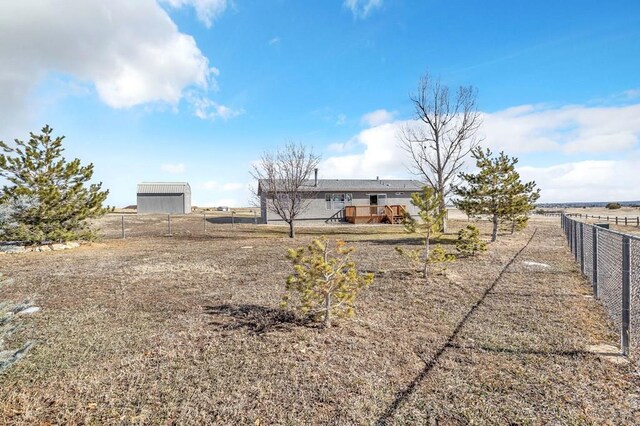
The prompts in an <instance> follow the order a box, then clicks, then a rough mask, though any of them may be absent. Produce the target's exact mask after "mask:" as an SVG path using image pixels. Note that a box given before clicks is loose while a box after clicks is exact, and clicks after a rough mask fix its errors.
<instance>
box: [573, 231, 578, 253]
mask: <svg viewBox="0 0 640 426" xmlns="http://www.w3.org/2000/svg"><path fill="white" fill-rule="evenodd" d="M573 258H574V259H575V260H576V262H577V261H578V222H576V221H574V222H573Z"/></svg>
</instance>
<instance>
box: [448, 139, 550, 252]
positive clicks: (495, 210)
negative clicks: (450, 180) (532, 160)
mask: <svg viewBox="0 0 640 426" xmlns="http://www.w3.org/2000/svg"><path fill="white" fill-rule="evenodd" d="M472 155H473V158H475V159H476V166H477V167H478V169H479V172H478V173H477V174H472V173H460V174H459V177H460V178H461V179H462V181H463V184H462V185H458V186H455V187H454V190H453V192H454V194H455V195H456V196H457V197H458V198H457V199H456V200H455V201H454V204H455V205H456V207H457V208H459V209H460V210H462V211H463V212H465V213H466V214H467V215H469V216H476V217H477V216H483V215H488V216H489V217H490V218H491V222H492V223H493V232H492V234H491V241H495V240H496V239H497V235H498V225H499V224H500V223H501V222H504V221H511V222H512V223H513V226H514V229H515V226H516V225H517V224H518V223H522V218H523V217H524V218H526V217H527V215H528V213H529V212H530V211H531V210H533V208H534V203H535V202H536V200H538V198H540V189H535V186H536V183H535V182H533V181H532V182H527V183H522V182H521V181H520V174H519V173H518V172H517V171H516V169H515V165H516V164H517V163H518V159H517V158H515V157H509V156H508V155H506V154H505V153H504V152H501V153H500V154H499V156H498V157H496V158H492V152H491V151H490V150H489V149H487V150H486V151H483V150H482V149H481V148H479V147H478V148H476V149H475V150H474V151H473V154H472ZM525 223H526V221H525Z"/></svg>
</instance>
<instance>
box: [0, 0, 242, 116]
mask: <svg viewBox="0 0 640 426" xmlns="http://www.w3.org/2000/svg"><path fill="white" fill-rule="evenodd" d="M187 3H189V4H192V5H194V7H196V10H205V9H203V8H205V6H206V5H207V4H209V3H210V4H209V6H208V7H209V8H208V9H206V10H211V11H214V10H220V11H221V10H223V8H221V6H219V5H218V6H214V3H216V4H217V3H219V2H198V1H193V2H186V1H182V0H171V4H172V5H175V6H179V5H183V4H187ZM198 5H199V6H198ZM198 7H200V9H198ZM61 10H64V13H60V11H61ZM202 13H204V12H202ZM211 13H213V12H211ZM220 13H221V12H220ZM203 16H211V17H213V15H206V14H205V15H203ZM0 63H2V64H3V66H2V67H0V128H2V127H3V126H4V125H5V124H7V123H12V122H13V121H15V120H16V119H17V120H19V119H22V118H24V116H25V115H27V114H28V112H29V109H30V108H29V106H30V105H29V102H30V99H29V98H30V95H32V94H33V90H34V88H35V87H36V86H37V84H38V83H39V82H40V81H42V80H43V79H44V78H46V77H47V76H48V75H51V73H57V74H60V75H66V76H70V77H72V78H73V79H75V80H76V81H78V82H82V83H83V84H89V85H91V86H93V87H94V88H95V91H96V92H97V94H98V96H99V98H100V99H101V100H102V101H103V102H105V103H106V104H107V105H109V106H110V107H112V108H128V107H132V106H135V105H140V104H146V103H152V102H161V103H167V104H170V105H173V106H177V105H178V103H179V101H180V100H181V99H182V97H183V94H184V90H185V89H186V88H188V87H192V88H194V89H193V90H196V89H197V90H198V91H199V93H201V97H202V98H204V99H206V93H207V92H208V91H209V90H214V89H215V88H216V81H215V77H216V75H217V70H216V69H215V68H213V67H212V66H211V65H210V64H209V60H208V59H207V58H206V57H205V56H204V55H203V53H202V52H201V51H200V49H199V48H198V46H197V45H196V42H195V40H194V39H193V37H191V36H190V35H187V34H184V33H181V32H180V31H179V30H178V28H177V26H176V25H175V23H174V22H173V21H172V20H171V19H170V17H169V16H168V15H167V13H166V12H165V11H164V10H163V9H162V7H160V6H159V5H158V3H157V2H156V1H155V0H136V1H130V0H110V1H108V2H104V1H101V0H59V1H56V2H48V1H47V2H45V1H39V0H21V1H13V2H2V3H1V5H0ZM210 102H213V101H210ZM216 106H217V107H218V111H217V112H216V114H218V115H220V116H229V115H230V113H229V111H226V110H225V108H226V107H222V106H220V105H217V104H216Z"/></svg>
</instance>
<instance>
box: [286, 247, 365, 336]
mask: <svg viewBox="0 0 640 426" xmlns="http://www.w3.org/2000/svg"><path fill="white" fill-rule="evenodd" d="M354 250H355V249H354V248H353V247H347V246H346V245H345V243H344V242H343V241H336V244H335V248H334V249H330V248H329V245H328V244H327V240H326V239H325V238H322V239H316V240H313V242H312V243H311V244H310V245H309V246H308V247H307V248H299V249H289V252H288V253H287V258H288V259H289V260H291V262H292V263H293V269H294V273H293V274H292V275H289V277H287V284H286V290H287V292H286V293H285V294H284V295H283V297H282V303H281V307H282V308H287V307H288V306H289V303H290V302H291V298H292V295H293V294H296V295H297V296H298V297H299V299H300V300H299V301H300V306H299V307H298V310H299V311H300V312H302V313H304V314H307V315H310V316H312V317H316V318H319V317H322V319H323V326H324V327H325V328H328V327H331V320H332V318H333V316H334V315H335V316H345V317H351V316H353V315H354V314H355V306H354V303H355V299H356V297H357V295H358V294H359V293H360V291H362V290H363V289H365V288H367V287H368V286H369V285H371V283H372V282H373V274H371V273H367V274H360V273H358V270H357V269H356V265H355V263H354V262H353V260H351V253H352V252H353V251H354Z"/></svg>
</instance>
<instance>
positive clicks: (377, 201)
mask: <svg viewBox="0 0 640 426" xmlns="http://www.w3.org/2000/svg"><path fill="white" fill-rule="evenodd" d="M369 204H370V205H371V206H376V207H371V213H372V214H384V206H385V205H386V204H387V194H371V195H369Z"/></svg>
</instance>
